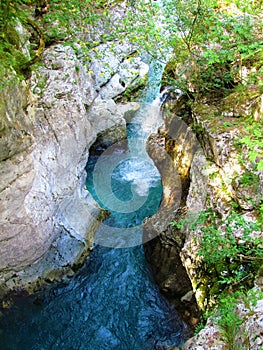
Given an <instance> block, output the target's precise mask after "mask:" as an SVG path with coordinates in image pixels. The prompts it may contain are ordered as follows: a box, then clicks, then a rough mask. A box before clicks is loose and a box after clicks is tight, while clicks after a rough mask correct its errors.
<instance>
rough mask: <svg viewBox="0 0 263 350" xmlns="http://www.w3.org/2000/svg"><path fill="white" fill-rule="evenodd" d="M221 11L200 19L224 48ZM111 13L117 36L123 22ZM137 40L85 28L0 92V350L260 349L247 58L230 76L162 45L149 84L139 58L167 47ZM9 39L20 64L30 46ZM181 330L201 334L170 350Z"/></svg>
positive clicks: (252, 77) (253, 71) (221, 67)
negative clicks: (162, 62)
mask: <svg viewBox="0 0 263 350" xmlns="http://www.w3.org/2000/svg"><path fill="white" fill-rule="evenodd" d="M178 4H180V2H178ZM197 5H198V4H197ZM203 5H205V4H203ZM134 6H135V4H133V5H132V6H131V13H132V15H133V16H135V15H136V11H137V10H138V11H139V12H140V11H141V12H142V16H143V14H144V11H146V10H145V9H144V8H143V10H141V9H140V7H139V5H138V8H136V6H135V7H134ZM169 6H170V5H169V4H168V5H167V8H168V10H169ZM178 6H179V5H178ZM191 6H192V7H193V6H194V5H193V4H192V5H191ZM209 6H210V7H209V11H210V10H211V9H212V7H211V4H209ZM192 7H191V9H192ZM230 7H231V6H230ZM230 7H229V8H227V10H225V8H224V6H223V5H222V4H221V5H220V6H219V10H218V9H217V8H215V11H216V12H220V13H221V14H222V16H223V18H224V21H225V22H224V21H223V22H220V23H221V24H222V23H224V24H223V27H224V26H226V28H227V29H225V31H226V32H227V33H228V34H229V28H228V27H227V25H226V23H228V22H227V20H226V18H227V17H224V16H228V15H229V13H230V14H231V16H232V17H231V16H230V17H231V18H234V17H233V15H232V12H233V13H235V11H238V10H237V8H235V7H231V8H230ZM124 8H125V7H124ZM127 8H128V7H127ZM135 8H136V11H135ZM75 10H76V9H75ZM75 10H74V7H73V8H72V10H70V11H72V12H73V13H74V12H75ZM179 10H180V8H179ZM199 10H200V11H201V10H203V8H200V9H199ZM76 11H77V10H76ZM111 11H112V13H113V15H112V14H111V16H113V18H114V20H113V22H115V26H116V28H117V27H118V26H117V25H116V23H117V24H120V21H121V18H122V16H123V8H122V7H121V6H120V8H118V6H117V7H115V8H114V10H111ZM184 11H190V10H189V8H188V7H186V8H185V9H184ZM191 11H192V10H191ZM191 11H190V12H189V13H191V16H192V15H193V18H195V16H196V14H199V15H200V13H201V12H202V11H201V12H200V11H199V12H194V11H193V12H191ZM211 11H212V10H211ZM224 11H226V12H224ZM231 11H232V12H231ZM163 13H164V14H165V8H164V12H163ZM170 13H171V11H170ZM209 13H210V12H209ZM225 13H228V14H227V15H225ZM238 14H239V16H240V17H238V20H237V27H238V21H241V19H240V18H242V16H243V14H242V15H241V12H238ZM106 15H107V14H106ZM166 15H167V14H166ZM181 15H182V13H181ZM191 16H190V18H192V17H191ZM167 18H169V17H167ZM202 18H203V17H202ZM235 18H236V17H235ZM153 19H154V17H153ZM140 20H141V21H142V23H145V22H143V21H145V20H146V19H145V17H140ZM151 20H152V18H149V21H151ZM182 20H185V21H187V18H184V16H182ZM220 21H222V19H221V18H220ZM167 23H173V22H171V21H170V22H169V21H167ZM193 23H194V24H193V27H194V30H195V29H196V28H197V29H198V30H200V28H199V27H198V25H199V22H198V21H197V24H195V23H196V22H193ZM200 23H201V22H200ZM202 23H204V22H202ZM242 23H243V22H242ZM243 24H244V23H243ZM111 25H112V24H111V23H109V26H111ZM162 25H164V24H162ZM195 25H196V27H195ZM210 25H211V23H210ZM138 26H139V31H140V33H139V34H140V35H139V34H138V32H134V34H133V33H132V31H130V32H129V31H128V32H125V31H124V38H123V37H120V38H118V40H116V39H114V40H112V38H111V37H110V38H109V41H107V40H106V41H103V40H104V39H103V40H102V39H101V38H104V37H106V36H108V35H111V33H110V34H109V32H108V29H107V28H106V30H105V28H104V29H103V28H102V26H101V23H100V22H99V24H98V27H97V28H99V29H98V30H97V29H96V30H97V31H96V30H94V31H93V32H92V33H91V34H90V29H91V26H88V27H84V28H82V34H81V35H80V34H79V37H81V38H82V40H79V39H78V40H75V41H74V42H73V43H72V42H70V44H69V43H66V42H64V40H63V39H61V38H60V39H59V40H57V41H56V40H55V41H52V40H53V39H52V40H51V39H50V38H51V37H52V36H49V40H50V41H49V42H48V45H47V47H46V48H45V49H44V51H43V54H42V57H41V64H39V65H36V66H34V68H33V69H32V71H31V73H30V74H29V75H28V76H26V78H25V79H22V80H15V77H16V74H17V73H15V71H14V70H13V71H12V70H11V71H9V72H8V80H9V83H8V84H7V85H6V88H5V89H1V93H0V103H1V126H0V132H1V135H0V136H1V138H0V144H1V153H0V155H1V168H0V172H1V194H0V200H1V202H0V209H1V236H0V297H1V309H0V334H1V339H2V343H1V346H2V348H3V349H10V348H11V349H17V348H19V349H40V348H41V349H49V348H54V349H56V348H59V349H60V348H65V349H70V348H73V349H75V348H76V349H82V348H83V349H103V348H105V349H106V348H107V349H108V348H109V349H135V350H136V349H138V350H140V349H149V350H150V349H173V348H175V347H180V348H181V347H182V348H183V349H188V350H190V349H192V350H193V349H203V350H205V349H232V348H233V349H236V348H237V347H238V348H244V349H256V350H259V349H260V348H261V347H262V344H263V340H262V334H261V329H262V285H263V282H262V267H261V265H262V264H261V262H262V258H263V257H262V253H261V252H262V192H263V183H262V181H263V176H262V167H261V162H262V129H261V127H262V111H263V104H262V101H263V99H262V89H261V87H260V86H261V85H260V84H261V82H262V79H261V71H262V69H261V67H262V60H261V58H260V57H261V56H260V55H261V48H259V47H258V46H257V47H255V48H254V49H253V50H254V51H253V55H250V54H249V55H248V56H244V57H245V58H244V57H243V56H242V60H241V61H239V60H238V59H236V60H233V61H232V63H231V64H229V62H228V61H224V58H222V57H221V56H220V55H224V53H223V50H221V51H220V50H219V51H220V52H219V51H218V52H219V53H218V55H219V56H220V59H222V60H223V63H222V61H220V63H218V61H217V59H218V57H215V55H216V54H217V50H214V49H213V50H212V51H211V52H210V51H209V50H210V46H209V45H207V46H206V48H205V49H204V46H202V44H201V43H200V41H198V40H199V39H198V40H197V42H198V45H199V46H198V45H197V46H198V47H197V48H196V47H195V46H194V45H193V47H192V48H190V49H189V51H187V50H188V49H186V51H187V55H186V56H184V54H185V52H183V51H181V52H179V50H177V49H176V45H175V46H174V52H173V54H172V55H171V56H169V57H170V58H169V61H168V63H167V64H166V67H165V70H164V73H163V74H162V73H161V72H162V70H159V68H160V66H158V65H157V69H154V66H151V64H150V62H153V61H154V60H156V57H154V60H152V58H151V57H152V56H154V54H153V51H151V50H150V49H152V48H149V47H148V46H147V45H148V44H149V43H151V44H152V43H153V42H154V40H155V39H156V38H157V39H158V40H160V35H164V36H165V35H167V33H166V32H162V33H161V34H160V31H158V30H157V31H156V33H155V34H154V35H156V36H153V39H152V42H149V41H148V42H146V43H145V46H146V51H145V47H143V50H139V49H138V47H140V44H141V43H140V40H141V41H142V38H143V34H142V33H143V32H144V31H145V30H144V28H143V31H141V27H140V23H139V24H138ZM110 28H111V27H110ZM145 28H146V27H145ZM245 28H246V27H245ZM49 29H50V28H49ZM15 30H16V32H17V35H18V37H19V38H20V39H19V40H20V43H19V44H17V45H18V46H19V48H20V50H23V53H24V54H25V55H28V57H29V56H30V47H32V46H34V40H35V39H34V38H33V39H32V33H31V34H30V31H29V30H28V26H23V25H19V24H17V26H16V29H15ZM194 30H193V33H195V32H194ZM255 30H256V31H257V30H258V27H255ZM31 31H32V29H31ZM83 33H84V34H83ZM145 34H146V36H147V35H150V34H149V33H148V32H147V30H146V31H145ZM181 34H182V33H181ZM49 35H51V34H49ZM193 35H194V34H193ZM211 35H212V34H211ZM224 35H225V34H224ZM140 36H141V37H140ZM136 37H137V39H138V41H139V44H138V42H135V40H137V39H136ZM179 37H180V36H179ZM229 37H230V38H231V40H233V38H232V34H231V31H230V34H229ZM186 38H187V36H186ZM198 38H199V37H198ZM219 38H220V40H221V39H222V42H221V43H220V45H222V46H223V45H224V40H225V39H224V38H221V37H219ZM259 38H260V34H259V30H258V32H257V36H256V39H259ZM83 39H84V40H83ZM157 39H156V40H157ZM173 39H174V38H173ZM190 39H191V38H190ZM210 39H211V37H210ZM205 40H208V39H207V38H206V39H205ZM85 41H86V42H87V43H88V45H91V43H92V45H93V46H92V45H91V46H88V53H87V47H85V45H84V44H83V43H84V42H85ZM175 43H176V41H175ZM189 43H190V44H192V43H191V40H190V41H189ZM158 45H159V44H158ZM158 45H157V46H158ZM211 45H212V44H211ZM213 45H214V44H213ZM238 45H240V43H238ZM238 45H237V46H238ZM200 47H202V49H200ZM211 47H212V46H211ZM214 47H216V46H213V48H214ZM155 48H156V47H155ZM188 48H189V47H188ZM238 48H239V49H240V47H239V46H238ZM206 49H207V51H205V53H204V55H203V56H202V54H200V50H201V51H202V50H206ZM147 50H148V51H150V54H149V53H148V54H146V52H147ZM192 50H196V51H195V55H196V56H195V55H192ZM229 50H231V47H230V48H229ZM240 50H241V49H240ZM168 52H169V55H170V52H171V50H170V51H169V50H168ZM229 52H230V51H229ZM160 53H161V50H160V52H159V53H158V54H157V56H158V55H159V54H160ZM166 54H167V52H166V53H165V55H166ZM31 55H32V52H31ZM160 55H161V58H163V55H164V54H163V53H161V54H160ZM206 55H208V56H206ZM209 55H210V56H209ZM167 57H168V54H167ZM167 57H166V59H167ZM182 57H185V61H184V62H183V64H182ZM196 57H198V58H197V59H196ZM229 57H230V54H229ZM238 57H239V56H238ZM243 58H244V59H243ZM206 59H207V60H206ZM202 60H204V61H205V62H204V63H202ZM178 62H179V63H178ZM209 62H210V63H209ZM211 62H212V63H211ZM149 66H150V68H149ZM153 72H154V74H153ZM158 72H159V73H158ZM156 74H157V75H158V74H160V76H159V77H158V76H156ZM198 74H199V75H198ZM161 75H162V77H161ZM178 77H179V78H178ZM197 77H198V79H197ZM152 78H154V79H156V80H157V81H158V80H159V79H160V78H162V83H163V87H162V89H163V88H165V86H167V85H168V84H169V83H170V80H171V79H172V81H173V79H174V81H176V84H177V85H174V86H172V87H169V88H168V90H169V92H168V93H167V92H166V91H165V90H164V92H163V93H164V94H165V96H167V100H166V102H165V103H164V105H163V107H162V109H161V112H160V111H159V101H158V99H157V100H155V101H154V98H155V97H156V96H157V93H158V91H159V88H160V86H159V84H157V85H156V86H155V85H152ZM218 79H219V81H220V82H219V81H218ZM147 81H148V82H149V81H150V82H151V83H150V84H149V83H148V85H147ZM178 84H181V85H182V86H180V88H183V90H184V93H182V92H181V91H180V90H178V86H179V85H178ZM145 86H146V91H148V95H146V96H144V94H143V91H145V90H143V89H144V88H145ZM151 87H152V88H153V90H154V92H152V91H151V90H150V89H149V88H151ZM139 96H144V97H143V99H144V101H147V102H148V104H146V105H145V104H144V103H143V100H142V99H141V98H139ZM147 116H149V117H147ZM161 116H162V119H161V118H160V117H161ZM155 118H157V119H156V121H155ZM149 135H150V136H149ZM127 136H128V141H127V140H126V137H127ZM148 136H149V138H148ZM147 138H148V140H147ZM145 144H146V149H147V152H146V151H145ZM119 147H120V148H119ZM128 149H130V150H128ZM147 153H148V155H149V156H150V158H151V159H152V160H150V158H149V156H148V155H147ZM108 161H109V163H108ZM157 169H158V170H157ZM86 179H87V181H86ZM112 189H114V190H112ZM98 203H99V204H98ZM127 208H128V209H127ZM131 209H132V210H131ZM127 211H128V213H127ZM110 212H111V214H110ZM119 212H121V213H122V214H121V215H120V213H119ZM123 213H125V215H123ZM116 214H117V215H116ZM123 228H124V230H123ZM141 243H143V245H142V244H141ZM144 253H145V256H144ZM146 260H147V261H146ZM148 264H149V265H148ZM156 284H157V285H156ZM157 286H158V287H157ZM200 320H201V321H202V320H203V323H204V325H202V324H200ZM231 322H232V323H231ZM233 323H234V324H235V325H236V327H234V330H233V329H232V328H231V327H232V326H233ZM198 324H199V325H198ZM202 327H204V328H203V329H202ZM193 328H196V333H198V332H197V330H200V332H199V333H198V334H196V336H195V337H193V338H191V339H190V340H188V341H187V342H186V343H185V344H183V343H184V342H185V341H186V340H187V338H189V337H190V336H191V335H192V330H193ZM231 332H232V333H231ZM14 334H17V337H16V339H14V337H13V335H14Z"/></svg>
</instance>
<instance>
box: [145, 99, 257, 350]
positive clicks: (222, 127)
mask: <svg viewBox="0 0 263 350" xmlns="http://www.w3.org/2000/svg"><path fill="white" fill-rule="evenodd" d="M229 99H230V98H229ZM230 100H231V99H230ZM258 100H260V99H258ZM226 101H227V99H226V100H225V101H223V102H222V104H221V105H218V106H214V105H206V104H199V105H195V106H194V108H193V109H192V110H191V111H190V112H189V109H188V108H187V106H186V105H185V103H184V100H183V98H179V100H177V101H176V102H175V103H172V102H171V101H169V103H166V110H165V112H164V122H165V123H164V126H163V127H162V128H160V130H159V132H158V134H154V135H152V136H151V138H150V139H149V142H148V143H149V145H148V152H149V154H150V155H151V156H152V158H153V159H154V161H155V163H156V165H157V167H158V168H159V170H160V172H161V174H162V179H163V185H164V201H166V203H167V205H166V209H167V210H168V214H167V213H165V211H164V210H163V209H162V206H161V207H160V210H159V212H158V213H157V214H156V215H155V216H153V217H152V218H151V219H149V220H147V222H146V223H145V234H146V237H151V234H153V235H154V237H156V235H157V232H158V231H159V235H158V236H157V237H156V238H154V239H153V240H152V241H150V242H147V243H146V245H145V251H146V256H147V259H148V261H149V262H150V264H151V265H152V269H153V272H154V276H155V279H156V281H157V283H158V285H159V287H160V289H161V290H162V291H163V292H164V293H165V294H166V295H168V297H169V298H170V299H171V300H173V301H174V302H175V303H177V304H179V307H182V305H183V306H184V315H185V319H186V320H188V321H189V322H190V323H192V324H193V325H194V324H195V322H196V321H197V320H198V310H203V311H204V310H206V309H207V308H210V307H211V306H213V305H214V303H215V302H216V298H217V297H218V295H219V294H220V288H218V283H217V279H218V276H217V273H218V272H217V271H214V273H213V272H211V271H208V270H207V269H206V267H205V264H204V263H203V261H202V258H201V257H200V255H199V254H198V251H199V249H200V247H201V242H202V235H203V232H202V225H206V224H207V223H206V222H204V223H202V224H200V225H198V224H195V225H194V226H193V223H195V222H196V219H197V218H198V217H199V214H200V213H201V212H202V211H204V210H207V209H210V210H213V211H214V213H216V215H217V216H218V217H219V218H221V219H218V222H217V224H218V229H219V230H221V231H222V233H223V232H224V231H225V230H226V224H225V223H224V219H225V218H227V217H228V216H229V214H230V213H231V210H232V209H233V203H235V204H236V205H237V206H238V207H239V215H240V216H242V217H243V218H244V219H245V220H246V221H248V222H254V221H255V220H256V218H257V216H258V212H257V210H256V209H258V208H259V205H260V203H262V194H263V187H262V185H263V183H262V179H263V178H262V171H259V170H256V169H255V167H253V165H252V164H251V161H250V160H249V158H248V154H247V150H246V148H245V147H244V146H242V147H241V148H240V146H238V144H237V141H236V140H237V138H238V137H240V135H242V132H243V128H244V124H242V123H240V121H239V122H238V121H237V114H235V113H232V114H231V116H230V115H228V117H227V121H226V120H225V119H224V118H222V110H224V111H227V110H233V106H231V105H227V103H226ZM248 105H249V103H245V101H244V106H246V108H247V106H248ZM250 105H251V108H252V109H253V110H255V105H254V104H250ZM238 108H241V107H240V105H238ZM171 111H172V113H171ZM238 111H239V112H236V113H238V114H240V113H241V112H240V109H239V110H238ZM246 113H249V112H247V111H246ZM246 113H245V112H244V116H245V115H246ZM242 115H243V114H242ZM184 121H185V122H184ZM189 125H191V126H192V128H191V129H192V130H191V129H190V127H189ZM240 152H241V153H242V156H243V159H244V160H245V161H243V162H240ZM167 157H169V162H170V163H171V164H172V166H171V167H170V169H173V170H172V171H167V170H166V168H165V166H163V165H162V163H163V162H164V159H165V158H167ZM246 173H249V174H250V176H252V177H253V179H254V178H255V179H256V181H254V182H253V183H251V182H250V183H249V182H248V183H246V181H243V180H242V179H244V174H246ZM176 186H177V187H179V186H181V197H180V200H179V199H178V193H179V192H178V191H177V192H174V190H173V189H174V188H175V187H176ZM166 196H168V198H167V199H166ZM169 203H171V206H170V209H169ZM162 214H163V216H162ZM166 219H167V220H166ZM171 222H174V223H175V225H173V224H172V225H171ZM178 223H181V224H179V225H177V224H178ZM233 233H234V236H235V239H236V240H239V239H240V237H241V235H242V229H236V230H234V232H233ZM250 235H252V237H254V238H255V239H258V238H259V239H262V232H259V231H255V232H254V231H253V232H252V231H251V233H250ZM227 268H228V267H227ZM259 288H262V287H259ZM194 302H196V304H195V303H194ZM241 304H242V303H241ZM180 305H181V306H180ZM258 305H261V302H260V301H259V302H258ZM254 308H255V307H254ZM253 310H254V309H253ZM255 310H256V311H251V314H253V317H254V318H253V320H254V322H255V325H256V327H255V329H254V331H255V334H257V336H256V339H257V342H258V344H261V338H262V337H261V338H260V335H258V331H257V327H258V326H257V325H258V324H259V323H260V317H261V314H262V309H261V308H260V306H257V307H256V308H255ZM187 315H188V316H189V317H188V318H187ZM241 317H243V316H241ZM251 323H252V319H251V316H250V315H249V313H247V315H246V316H245V317H244V323H242V327H241V329H240V332H239V333H238V334H237V339H238V344H242V345H244V344H245V345H247V344H250V345H249V346H251V348H254V347H255V346H256V347H255V348H260V346H261V345H255V344H256V343H255V340H254V339H253V337H252V336H249V337H246V338H245V337H244V334H245V333H246V332H247V333H248V334H250V335H251V334H252V331H251V329H252V328H253V327H252V326H251ZM246 327H248V328H246ZM227 346H228V345H227V342H226V338H225V336H224V335H223V333H222V329H220V328H219V327H218V326H217V325H216V323H215V322H214V321H213V320H211V319H209V321H208V323H207V326H206V327H205V328H204V330H203V331H201V332H200V335H198V336H196V337H194V338H193V339H191V340H189V341H188V342H187V344H186V345H185V347H184V349H188V350H190V349H197V348H198V349H199V348H200V349H201V348H202V349H217V348H218V349H219V348H220V349H221V348H222V349H225V348H227Z"/></svg>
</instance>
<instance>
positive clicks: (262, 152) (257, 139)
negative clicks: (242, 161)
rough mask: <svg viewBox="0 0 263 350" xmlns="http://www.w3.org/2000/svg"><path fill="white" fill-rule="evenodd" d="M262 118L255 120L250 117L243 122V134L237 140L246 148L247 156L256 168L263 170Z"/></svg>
mask: <svg viewBox="0 0 263 350" xmlns="http://www.w3.org/2000/svg"><path fill="white" fill-rule="evenodd" d="M262 127H263V120H261V121H259V122H257V121H254V120H253V119H252V118H250V119H248V120H247V121H246V122H245V131H244V136H243V137H242V138H241V139H239V140H238V143H239V144H240V145H244V146H245V147H246V148H247V149H248V158H249V160H250V161H251V162H252V163H254V164H255V166H256V169H257V170H263V134H262Z"/></svg>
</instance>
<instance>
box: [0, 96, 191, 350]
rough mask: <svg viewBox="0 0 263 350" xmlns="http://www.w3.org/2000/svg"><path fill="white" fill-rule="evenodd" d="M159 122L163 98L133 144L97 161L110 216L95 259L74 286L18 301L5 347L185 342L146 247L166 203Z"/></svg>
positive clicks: (136, 124)
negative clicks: (152, 141)
mask: <svg viewBox="0 0 263 350" xmlns="http://www.w3.org/2000/svg"><path fill="white" fill-rule="evenodd" d="M160 118H161V116H160V108H159V98H157V99H155V100H153V99H152V102H151V103H145V104H144V105H142V106H141V109H140V111H139V112H137V114H136V115H135V116H134V118H133V119H132V121H131V122H130V123H129V125H128V126H127V136H128V141H126V140H125V141H121V142H119V143H116V144H115V145H113V146H111V147H109V148H108V149H107V150H104V151H103V150H100V151H98V150H97V153H96V152H94V154H93V155H91V156H90V158H89V162H88V164H87V167H86V169H87V188H88V190H89V191H90V192H91V193H92V194H93V196H94V198H95V199H96V200H97V201H98V202H99V204H100V205H101V206H102V207H104V208H105V209H107V210H109V211H110V215H109V217H108V218H107V219H106V221H104V222H103V224H102V225H101V227H100V229H99V230H98V232H97V233H96V236H95V247H94V250H93V252H92V254H91V257H90V258H89V259H88V260H87V261H86V263H85V265H84V266H83V268H82V269H81V270H80V271H79V272H78V273H77V274H76V276H74V277H73V278H72V279H71V281H70V283H69V284H66V285H62V286H57V287H54V288H52V289H51V290H49V292H46V293H37V294H36V295H33V296H30V297H24V298H21V297H20V298H17V299H15V300H14V304H13V306H12V307H11V308H7V309H6V310H5V311H4V315H3V316H2V317H1V318H0V336H1V345H0V349H2V350H7V349H10V350H11V349H12V350H16V349H21V350H29V349H32V350H33V349H34V350H37V349H39V350H40V349H65V350H67V349H76V350H77V349H78V350H79V349H83V350H84V349H85V350H102V349H105V350H106V349H107V350H110V349H117V350H127V349H130V350H151V349H169V348H171V347H175V346H177V347H178V346H180V345H181V344H182V343H183V342H184V340H185V334H186V331H187V329H186V328H187V327H186V325H185V324H184V323H183V322H182V321H181V319H180V317H179V316H178V314H177V312H176V310H175V309H174V307H173V306H172V305H171V304H169V303H168V301H167V300H166V299H165V298H164V297H163V296H162V295H161V294H160V292H159V290H158V288H157V286H156V285H155V283H154V281H153V278H152V275H151V271H150V269H149V267H148V265H147V263H146V260H145V257H144V251H143V247H142V245H141V241H142V225H141V224H142V221H143V220H144V218H146V217H148V216H150V215H153V214H154V213H155V212H156V211H157V210H158V207H159V204H160V201H161V198H162V185H161V179H160V174H159V172H158V170H157V169H156V168H155V166H154V164H153V162H152V160H151V159H150V158H149V157H148V155H147V153H146V150H145V144H146V140H147V137H148V135H149V134H150V133H151V132H153V131H155V130H156V129H157V127H158V126H159V125H160V124H161V119H160ZM14 335H15V336H14Z"/></svg>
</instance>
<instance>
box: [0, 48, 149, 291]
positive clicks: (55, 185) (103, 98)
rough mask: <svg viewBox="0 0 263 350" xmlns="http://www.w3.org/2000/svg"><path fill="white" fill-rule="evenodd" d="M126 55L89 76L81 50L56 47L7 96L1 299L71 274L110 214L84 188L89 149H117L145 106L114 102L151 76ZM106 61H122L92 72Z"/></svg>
mask: <svg viewBox="0 0 263 350" xmlns="http://www.w3.org/2000/svg"><path fill="white" fill-rule="evenodd" d="M101 50H103V51H104V50H105V48H104V47H101ZM120 50H121V51H120V52H119V51H118V47H117V48H116V51H115V52H114V53H112V52H111V53H109V54H108V55H104V57H103V58H100V60H99V59H98V58H97V56H96V57H95V56H94V58H93V61H92V62H91V66H92V67H90V69H87V67H86V66H85V65H84V64H83V63H82V60H81V59H82V55H81V52H80V53H79V55H78V56H77V55H76V53H75V51H74V50H73V49H72V48H71V47H69V46H64V45H60V44H58V45H54V46H52V47H50V48H48V49H47V50H46V51H45V52H44V55H43V65H41V66H39V67H38V68H37V69H36V71H35V72H34V73H33V74H32V77H31V79H30V81H27V82H23V83H21V84H20V86H17V85H15V84H14V85H10V87H9V88H8V90H5V91H3V94H2V95H1V102H2V108H1V140H0V142H1V160H2V162H1V168H0V172H1V193H0V201H1V202H0V206H1V222H0V225H1V236H0V271H1V280H0V284H1V287H2V290H3V292H4V291H5V290H7V289H9V290H10V289H13V288H18V287H19V286H21V287H24V286H26V287H27V289H28V290H31V289H34V288H35V285H36V283H37V282H36V281H37V280H38V278H39V279H40V282H39V283H40V284H41V283H42V282H41V281H43V280H44V279H45V280H46V281H52V280H54V279H58V278H60V277H61V276H62V275H63V274H72V273H73V271H72V268H73V269H74V266H75V265H76V264H79V263H80V262H81V261H82V260H83V258H84V257H85V256H87V255H88V253H89V250H90V248H91V246H92V242H93V233H94V231H95V230H96V229H97V227H98V226H99V224H100V221H101V219H102V218H103V212H102V211H101V209H100V208H99V207H98V205H97V204H96V203H95V202H94V200H93V198H92V197H91V195H90V194H89V192H88V191H87V190H86V188H85V178H86V172H85V166H86V163H87V160H88V155H89V153H88V151H89V148H90V146H91V145H92V144H93V143H94V142H95V140H97V139H98V138H100V139H101V142H104V143H105V144H107V145H109V144H112V143H114V142H116V141H119V140H121V139H123V138H125V137H126V121H125V118H127V119H128V118H130V117H131V115H132V114H133V113H135V111H136V110H138V108H139V105H138V104H135V103H132V104H127V105H124V104H121V105H118V104H117V103H116V102H115V101H114V100H113V99H112V98H113V97H114V96H116V95H118V94H121V93H123V91H124V90H125V88H126V87H127V88H129V86H130V85H131V84H132V85H133V86H134V85H136V81H137V80H140V79H141V70H142V67H143V70H144V74H146V73H147V69H146V70H145V63H144V62H142V61H141V60H140V59H139V58H138V59H137V60H136V62H135V63H136V64H135V66H132V67H131V68H132V71H133V73H132V77H131V76H130V75H129V66H128V63H127V62H125V61H124V62H123V60H124V57H126V56H127V55H128V54H129V53H130V52H131V51H132V48H131V47H130V46H128V45H127V46H126V47H125V48H123V47H122V48H121V49H120ZM114 57H115V58H114ZM108 59H109V60H110V61H111V63H112V64H113V63H114V64H113V66H112V67H111V70H110V73H109V74H108V73H107V74H108V75H107V74H106V72H104V74H101V75H100V74H97V73H98V72H97V71H96V75H94V72H92V70H91V68H93V69H94V70H95V68H96V67H97V68H96V69H97V70H98V69H99V68H98V67H107V60H108ZM118 74H119V76H120V79H121V84H122V85H125V86H122V85H121V86H122V89H119V84H120V79H119V80H118V81H115V80H116V76H117V75H118ZM102 75H103V77H102ZM112 77H113V78H112ZM114 77H115V78H114ZM111 91H115V92H114V94H113V95H112V94H111V93H110V92H111ZM31 283H32V287H30V284H31Z"/></svg>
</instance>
